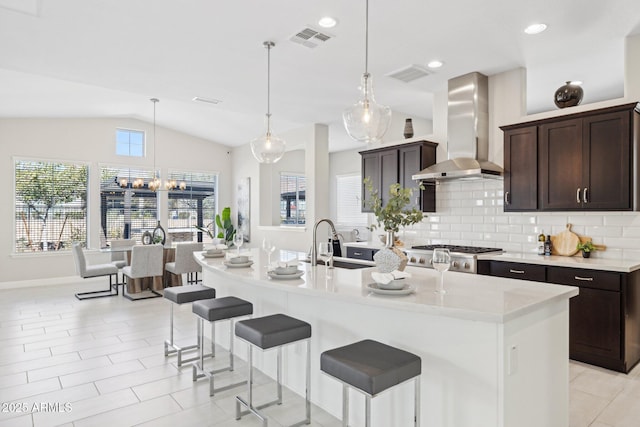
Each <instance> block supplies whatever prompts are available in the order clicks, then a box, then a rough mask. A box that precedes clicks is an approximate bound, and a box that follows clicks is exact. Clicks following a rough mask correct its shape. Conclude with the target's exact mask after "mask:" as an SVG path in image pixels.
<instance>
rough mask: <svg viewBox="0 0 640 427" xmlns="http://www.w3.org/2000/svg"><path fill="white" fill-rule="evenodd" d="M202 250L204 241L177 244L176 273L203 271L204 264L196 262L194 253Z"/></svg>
mask: <svg viewBox="0 0 640 427" xmlns="http://www.w3.org/2000/svg"><path fill="white" fill-rule="evenodd" d="M201 250H202V242H188V243H186V242H185V243H178V244H176V273H177V274H183V273H193V272H196V271H197V272H200V271H202V266H200V264H198V263H197V262H196V259H195V258H194V257H193V253H194V252H196V251H201Z"/></svg>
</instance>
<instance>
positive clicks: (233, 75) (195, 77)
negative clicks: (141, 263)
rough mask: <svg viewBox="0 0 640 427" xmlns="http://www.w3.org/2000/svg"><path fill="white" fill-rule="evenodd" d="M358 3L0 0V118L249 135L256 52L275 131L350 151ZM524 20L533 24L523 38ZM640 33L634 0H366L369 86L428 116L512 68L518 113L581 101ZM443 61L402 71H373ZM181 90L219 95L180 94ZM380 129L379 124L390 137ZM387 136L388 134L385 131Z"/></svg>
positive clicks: (218, 138) (603, 92)
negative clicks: (318, 39) (422, 71)
mask: <svg viewBox="0 0 640 427" xmlns="http://www.w3.org/2000/svg"><path fill="white" fill-rule="evenodd" d="M364 6H365V1H364V0H349V1H345V0H324V1H320V0H306V1H300V0H272V1H259V0H251V1H250V0H233V1H211V0H182V1H166V0H128V1H109V0H56V1H52V0H0V117H133V118H138V119H142V120H147V121H151V120H152V116H153V107H152V104H151V103H150V102H149V98H151V97H157V98H160V104H158V108H157V123H158V125H159V126H164V127H168V128H173V129H176V130H179V131H182V132H185V133H188V134H192V135H196V136H199V137H203V138H206V139H208V140H211V141H215V142H219V143H222V144H225V145H229V146H238V145H242V144H246V143H247V142H249V141H250V140H251V139H253V138H255V137H257V136H259V135H260V134H262V132H263V130H264V129H263V122H264V120H263V119H264V114H265V112H266V50H265V49H264V47H263V46H262V43H263V41H265V40H273V41H274V42H275V43H276V47H275V48H274V49H273V50H272V53H271V110H272V113H273V126H274V130H275V132H276V133H282V132H283V131H286V130H289V129H294V128H297V127H300V126H304V125H307V124H309V123H326V124H328V125H329V126H330V150H331V151H336V150H341V149H347V148H362V145H361V144H357V143H355V142H353V141H351V140H350V139H349V138H348V136H347V135H346V133H345V131H344V129H343V127H342V124H341V114H342V110H343V109H344V108H345V107H346V106H347V105H350V104H352V103H354V102H355V101H356V100H357V98H358V92H357V87H358V84H359V82H360V76H361V74H362V72H363V71H364ZM324 15H331V16H333V17H335V18H337V19H338V25H337V26H336V27H335V28H332V29H330V30H325V31H326V32H328V33H330V34H331V35H333V36H334V37H333V38H332V39H330V40H329V41H327V42H325V43H324V44H323V45H322V46H319V47H316V48H314V49H310V48H306V47H303V46H301V45H299V44H295V43H293V42H291V41H289V39H290V37H291V36H292V35H294V34H295V33H296V32H298V31H299V30H301V29H303V28H304V27H306V26H308V25H313V26H316V27H317V24H316V22H317V21H318V19H319V18H320V17H322V16H324ZM533 22H544V23H546V24H547V25H548V29H547V31H546V32H544V33H542V34H540V35H537V36H529V35H526V34H524V33H523V29H524V27H525V26H527V25H528V24H531V23H533ZM638 32H640V2H638V1H637V0H609V1H600V0H537V1H530V0H494V1H490V2H487V1H477V0H446V1H445V0H440V1H435V0H430V1H429V0H395V1H393V2H391V1H382V0H370V20H369V35H370V37H369V42H370V47H369V71H370V72H371V74H372V75H373V78H374V84H375V89H376V98H377V100H378V101H379V102H381V103H383V104H386V105H389V106H391V108H392V109H393V110H394V112H399V113H401V114H402V115H403V117H404V116H407V117H416V118H431V117H432V105H431V104H432V99H433V93H435V92H441V91H445V90H446V81H447V80H448V79H450V78H452V77H455V76H458V75H462V74H466V73H468V72H471V71H479V72H482V73H484V74H487V75H492V74H496V73H499V72H502V71H506V70H510V69H514V68H516V67H525V68H526V69H527V86H528V87H527V97H528V98H527V103H528V109H529V111H530V112H539V111H548V110H553V109H555V106H554V105H553V93H554V91H555V90H556V89H557V88H558V87H559V86H561V85H562V84H563V83H564V81H565V80H582V81H583V82H584V85H583V87H584V91H585V99H584V101H583V103H589V102H595V101H600V100H605V99H612V98H618V97H621V96H623V87H622V80H623V61H624V59H623V48H624V38H625V37H626V36H628V35H630V34H636V33H638ZM435 58H437V59H440V60H443V61H444V62H445V65H444V67H442V68H441V69H439V70H438V71H436V72H434V73H433V74H431V75H429V76H427V77H423V78H421V79H419V80H416V81H414V82H412V83H403V82H399V81H397V80H394V79H391V78H389V77H386V76H385V75H386V74H388V73H390V72H392V71H395V70H398V69H400V68H403V67H405V66H408V65H411V64H417V65H423V66H424V65H426V63H427V62H429V61H430V60H431V59H435ZM194 96H200V97H206V98H215V99H219V100H221V101H222V102H221V103H219V104H217V105H208V104H202V103H195V102H192V101H191V99H192V98H193V97H194ZM391 139H393V137H392V138H391ZM396 139H397V138H396Z"/></svg>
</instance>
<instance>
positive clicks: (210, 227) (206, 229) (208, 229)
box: [193, 222, 215, 239]
mask: <svg viewBox="0 0 640 427" xmlns="http://www.w3.org/2000/svg"><path fill="white" fill-rule="evenodd" d="M193 227H194V228H196V229H198V230H199V231H202V232H203V233H207V236H209V238H210V239H213V238H214V237H215V236H214V234H213V222H210V223H209V224H207V225H206V226H205V227H201V226H199V225H194V226H193Z"/></svg>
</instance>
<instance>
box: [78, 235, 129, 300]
mask: <svg viewBox="0 0 640 427" xmlns="http://www.w3.org/2000/svg"><path fill="white" fill-rule="evenodd" d="M71 253H72V254H73V261H74V263H75V266H76V274H78V275H79V276H80V277H82V278H83V279H89V278H92V277H101V276H109V287H108V288H107V289H105V290H102V291H89V292H78V293H76V294H75V295H76V298H78V299H79V300H85V299H92V298H102V297H113V296H116V295H118V283H117V281H118V267H116V266H115V265H113V264H94V265H87V260H86V259H85V256H84V251H83V250H82V246H81V245H80V243H74V244H73V245H72V246H71ZM114 276H115V277H116V283H113V277H114ZM114 290H115V292H114Z"/></svg>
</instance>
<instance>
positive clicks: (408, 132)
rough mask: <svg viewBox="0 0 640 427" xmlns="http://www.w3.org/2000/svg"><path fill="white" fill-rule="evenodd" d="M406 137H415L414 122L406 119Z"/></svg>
mask: <svg viewBox="0 0 640 427" xmlns="http://www.w3.org/2000/svg"><path fill="white" fill-rule="evenodd" d="M404 137H405V138H412V137H413V122H412V121H411V119H406V120H405V121H404Z"/></svg>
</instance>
